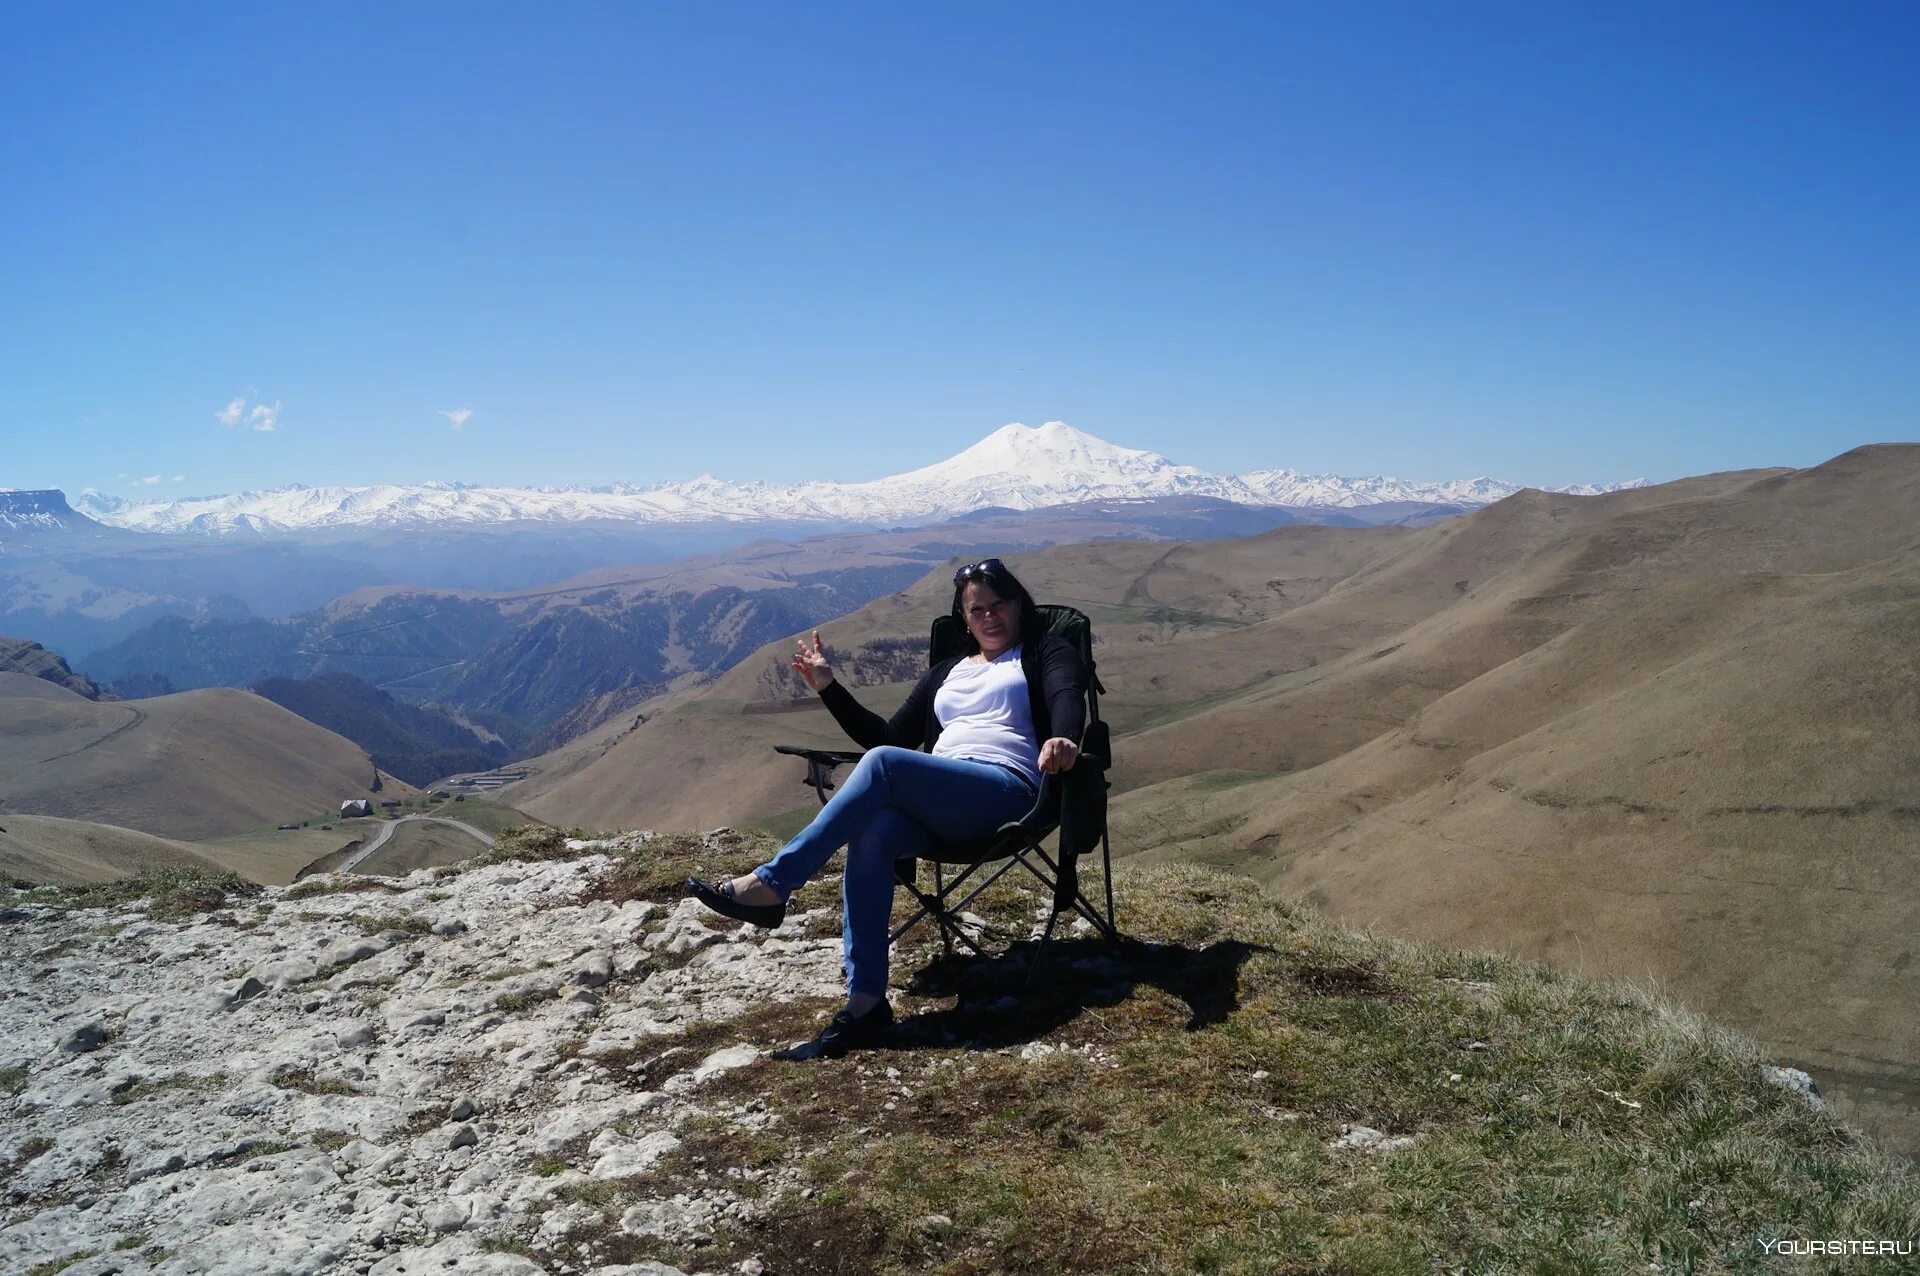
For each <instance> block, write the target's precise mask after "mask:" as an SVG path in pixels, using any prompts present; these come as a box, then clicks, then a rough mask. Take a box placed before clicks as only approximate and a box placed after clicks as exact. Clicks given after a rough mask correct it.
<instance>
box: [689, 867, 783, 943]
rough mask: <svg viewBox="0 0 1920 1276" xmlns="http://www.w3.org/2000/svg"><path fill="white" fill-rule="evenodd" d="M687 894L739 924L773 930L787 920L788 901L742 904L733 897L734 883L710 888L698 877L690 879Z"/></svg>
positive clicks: (725, 883)
mask: <svg viewBox="0 0 1920 1276" xmlns="http://www.w3.org/2000/svg"><path fill="white" fill-rule="evenodd" d="M687 893H688V894H689V895H691V896H693V897H694V898H695V899H697V900H699V901H700V902H701V903H702V904H705V905H706V906H707V907H708V908H711V909H712V910H713V911H714V912H716V913H718V914H720V915H721V916H722V917H731V918H733V920H735V921H737V922H751V923H752V924H753V925H755V926H764V927H765V928H766V929H768V930H772V929H773V928H774V927H775V926H778V925H779V924H780V923H781V922H783V921H785V920H786V916H787V905H786V901H784V900H782V901H781V902H780V903H778V904H742V903H741V902H740V901H739V900H737V899H735V898H734V897H733V883H732V882H722V883H720V885H718V886H709V885H707V884H706V883H705V882H703V881H701V880H700V879H699V878H697V877H689V878H688V879H687Z"/></svg>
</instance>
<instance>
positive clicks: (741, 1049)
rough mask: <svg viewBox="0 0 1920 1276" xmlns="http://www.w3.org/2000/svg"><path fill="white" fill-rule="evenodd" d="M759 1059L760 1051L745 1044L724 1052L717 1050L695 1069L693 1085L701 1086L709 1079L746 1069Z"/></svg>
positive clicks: (730, 1047)
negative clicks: (736, 1069)
mask: <svg viewBox="0 0 1920 1276" xmlns="http://www.w3.org/2000/svg"><path fill="white" fill-rule="evenodd" d="M759 1057H760V1051H759V1050H758V1049H756V1048H755V1047H753V1046H750V1045H747V1044H746V1043H744V1042H742V1043H741V1044H739V1045H737V1046H728V1047H727V1048H726V1049H724V1050H716V1051H714V1052H713V1053H712V1054H710V1055H708V1056H707V1057H706V1058H705V1059H702V1060H701V1061H700V1064H699V1066H697V1067H696V1068H694V1070H693V1083H694V1084H695V1085H699V1084H701V1083H702V1082H704V1081H706V1080H707V1079H708V1078H709V1077H717V1076H719V1075H720V1074H721V1073H723V1072H730V1071H732V1070H733V1069H735V1068H744V1067H745V1066H746V1065H748V1064H749V1063H752V1062H753V1061H754V1060H755V1059H758V1058H759Z"/></svg>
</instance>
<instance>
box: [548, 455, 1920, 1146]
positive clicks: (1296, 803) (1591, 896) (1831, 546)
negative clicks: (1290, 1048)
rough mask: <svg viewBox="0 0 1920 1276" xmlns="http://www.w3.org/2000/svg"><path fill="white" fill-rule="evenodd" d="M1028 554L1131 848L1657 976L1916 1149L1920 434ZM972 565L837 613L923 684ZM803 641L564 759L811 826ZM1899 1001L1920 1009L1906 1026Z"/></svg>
mask: <svg viewBox="0 0 1920 1276" xmlns="http://www.w3.org/2000/svg"><path fill="white" fill-rule="evenodd" d="M1010 561H1011V562H1012V563H1013V565H1014V566H1015V568H1016V570H1018V571H1020V572H1021V574H1022V576H1023V578H1025V579H1027V580H1028V581H1029V583H1030V584H1032V585H1033V586H1034V588H1035V592H1036V593H1037V594H1038V595H1040V597H1042V598H1043V599H1044V600H1051V601H1073V602H1076V603H1077V604H1078V605H1080V606H1082V607H1083V609H1085V610H1087V611H1088V612H1089V613H1090V614H1092V615H1093V616H1094V618H1095V622H1096V626H1097V628H1098V631H1099V634H1100V637H1101V639H1102V642H1101V645H1100V647H1099V659H1100V663H1101V675H1102V677H1103V679H1104V680H1105V682H1106V684H1107V686H1108V687H1109V688H1110V691H1111V694H1110V695H1109V696H1108V697H1107V699H1106V701H1105V702H1104V705H1103V708H1104V709H1105V711H1106V716H1107V717H1108V718H1109V719H1110V720H1112V721H1113V722H1114V723H1115V726H1116V729H1117V730H1119V731H1120V732H1121V739H1120V741H1119V742H1118V744H1117V746H1116V752H1117V754H1118V757H1119V765H1118V767H1117V769H1116V772H1115V780H1116V785H1117V788H1116V792H1117V795H1118V796H1117V798H1116V803H1115V828H1116V832H1117V835H1118V836H1117V845H1118V846H1119V847H1120V848H1121V849H1122V850H1123V852H1128V853H1140V854H1146V855H1149V856H1151V857H1155V858H1169V859H1171V858H1197V859H1205V860H1209V861H1214V862H1219V863H1226V864H1231V865H1234V866H1237V867H1242V868H1245V869H1247V870H1249V871H1251V872H1253V873H1254V874H1255V875H1257V876H1258V877H1260V878H1261V879H1262V880H1264V881H1266V882H1268V883H1270V884H1272V885H1273V886H1275V887H1276V888H1278V889H1280V890H1283V891H1286V892H1293V893H1301V894H1306V895H1308V896H1310V897H1311V898H1313V899H1314V900H1315V901H1316V902H1317V903H1319V904H1321V905H1322V906H1324V907H1326V908H1328V909H1329V910H1331V911H1332V912H1334V913H1335V914H1336V915H1338V916H1340V917H1342V918H1345V919H1348V920H1352V921H1358V922H1362V923H1373V924H1378V925H1380V926H1383V927H1387V928H1391V929H1393V930H1396V931H1401V932H1404V933H1408V934H1413V935H1417V936H1419V937H1422V938H1430V939H1436V940H1440V941H1443V942H1448V943H1458V944H1467V945H1472V946H1476V947H1487V946H1493V947H1504V948H1508V949H1511V950H1514V951H1518V952H1523V953H1527V954H1530V955H1535V956H1542V957H1546V958H1549V959H1552V960H1556V961H1560V962H1563V963H1566V964H1568V965H1572V966H1576V967H1578V968H1580V969H1583V970H1586V971H1589V972H1593V973H1610V974H1626V975H1631V976H1638V975H1641V974H1653V975H1657V976H1658V977H1659V978H1661V979H1662V980H1665V981H1667V982H1668V983H1669V984H1671V985H1672V986H1673V987H1674V988H1675V990H1676V991H1678V992H1679V993H1680V994H1681V995H1682V996H1685V997H1687V998H1689V999H1690V1000H1692V1001H1693V1002H1694V1003H1695V1004H1697V1005H1698V1006H1699V1007H1700V1008H1701V1009H1703V1010H1706V1011H1708V1012H1710V1013H1712V1014H1714V1015H1716V1016H1718V1017H1721V1018H1724V1019H1727V1020H1730V1021H1732V1022H1733V1023H1735V1024H1736V1025H1738V1026H1739V1027H1741V1028H1743V1029H1744V1030H1746V1031H1749V1032H1752V1033H1754V1034H1755V1035H1758V1036H1760V1037H1762V1038H1763V1039H1766V1040H1768V1041H1769V1042H1770V1044H1772V1045H1774V1046H1775V1047H1777V1048H1779V1049H1781V1050H1783V1051H1785V1052H1788V1053H1790V1054H1791V1055H1793V1056H1794V1057H1796V1058H1797V1059H1799V1060H1801V1061H1802V1062H1804V1063H1805V1064H1807V1065H1808V1066H1810V1068H1811V1069H1812V1070H1813V1071H1814V1072H1815V1074H1816V1076H1821V1077H1823V1079H1825V1080H1827V1081H1828V1082H1830V1083H1831V1084H1833V1085H1834V1086H1835V1087H1837V1088H1838V1090H1839V1093H1840V1094H1841V1097H1842V1099H1843V1102H1845V1103H1847V1104H1849V1105H1850V1106H1851V1109H1852V1111H1853V1113H1854V1115H1855V1116H1856V1118H1857V1119H1859V1120H1861V1121H1863V1122H1864V1123H1866V1124H1868V1125H1870V1126H1874V1127H1875V1128H1878V1129H1880V1130H1881V1131H1882V1132H1883V1133H1886V1134H1887V1135H1889V1136H1890V1137H1892V1138H1893V1139H1895V1140H1896V1141H1898V1142H1901V1143H1902V1144H1903V1145H1905V1146H1908V1147H1916V1146H1920V1123H1916V1122H1915V1119H1914V1117H1913V1113H1914V1111H1915V1109H1916V1105H1915V1103H1914V1100H1915V1099H1916V1098H1920V1029H1916V1028H1914V1027H1913V1026H1911V1023H1910V1020H1911V1016H1908V1015H1905V1014H1901V1013H1899V1012H1898V1011H1897V1007H1899V1006H1901V1005H1910V1004H1912V1003H1913V1001H1914V1000H1915V998H1916V995H1920V970H1917V969H1916V965H1915V962H1914V953H1913V951H1911V950H1913V949H1914V948H1915V947H1916V945H1915V943H1914V941H1913V936H1914V935H1915V934H1920V926H1917V925H1916V923H1917V922H1920V892H1917V891H1916V888H1915V887H1914V885H1913V882H1914V877H1913V872H1912V869H1913V867H1914V862H1915V856H1916V854H1920V778H1917V777H1920V656H1917V655H1916V653H1917V652H1920V644H1916V641H1915V640H1916V638H1917V637H1920V446H1913V445H1886V446H1877V447H1868V448H1861V449H1858V450H1856V451H1853V452H1849V453H1847V454H1845V455H1844V456H1841V457H1837V458H1835V459H1834V460H1833V461H1830V462H1828V463H1827V464H1825V465H1821V466H1818V467H1814V468H1812V469H1808V470H1802V471H1749V472H1742V473H1730V474H1718V475H1708V476H1704V477H1701V478H1696V479H1688V480H1684V481H1682V482H1678V483H1669V484H1665V485H1662V486H1660V487H1655V488H1647V489H1640V490H1636V491H1631V492H1620V493H1613V494H1610V495H1607V496H1602V497H1568V496H1555V495H1548V494H1545V493H1539V492H1523V493H1520V494H1519V495H1516V496H1514V497H1512V498H1510V499H1508V500H1506V501H1502V502H1500V503H1498V504H1496V505H1494V506H1490V507H1488V508H1486V509H1484V510H1481V511H1477V512H1475V513H1473V514H1470V515H1466V516H1463V517H1461V518H1458V519H1454V520H1451V521H1449V522H1447V523H1444V524H1440V525H1437V526H1433V527H1429V528H1423V529H1417V530H1408V529H1399V528H1382V529H1363V530H1350V529H1328V528H1284V529H1280V530H1277V531H1274V532H1271V533H1267V534H1264V535H1261V536H1257V537H1250V538H1247V539H1244V540H1240V541H1232V542H1204V543H1194V544H1188V545H1182V546H1177V547H1173V548H1169V547H1167V546H1165V545H1139V544H1131V545H1129V544H1120V545H1114V544H1094V545H1081V546H1069V547H1061V548H1055V549H1049V550H1045V551H1037V552H1035V553H1032V554H1028V555H1021V556H1014V557H1011V558H1010ZM948 589H949V586H948V584H947V582H946V578H945V573H944V572H941V571H936V572H935V573H934V574H933V575H931V576H929V577H928V578H926V579H924V580H922V581H921V582H920V583H919V584H917V585H915V586H914V587H913V588H912V589H910V590H908V591H906V592H905V593H903V594H899V595H894V596H892V597H890V598H887V599H883V600H881V601H879V602H877V603H875V604H873V605H871V606H869V607H866V608H863V609H862V610H861V611H859V612H856V613H855V614H853V615H852V616H849V617H847V618H845V619H844V620H841V621H836V622H834V623H833V624H832V625H826V626H822V631H823V634H824V636H825V637H826V639H827V641H828V644H829V647H830V648H835V649H837V653H838V654H837V658H838V659H839V660H840V662H841V664H842V666H843V668H844V669H845V670H847V676H848V681H849V682H850V683H854V684H856V685H857V684H861V683H875V682H877V683H883V684H885V685H880V686H874V687H872V688H870V689H868V690H864V691H863V692H862V698H863V700H865V701H866V702H867V703H869V704H870V705H871V706H872V707H875V708H877V709H881V710H884V709H886V708H887V707H889V706H890V705H891V704H894V703H897V701H898V697H899V696H900V694H902V693H903V691H904V685H905V684H904V681H902V680H903V679H905V678H906V677H908V676H909V675H910V673H911V672H912V670H914V669H915V668H917V666H918V663H919V659H920V658H917V657H916V654H915V653H914V652H913V651H912V650H910V649H909V646H907V645H902V644H903V640H905V641H906V642H907V643H908V644H909V645H910V641H911V640H914V639H918V638H920V637H921V636H923V635H924V633H925V626H926V623H927V620H928V619H929V618H930V616H931V615H932V614H933V613H935V612H937V611H938V610H940V609H941V608H942V607H944V606H945V602H946V598H947V594H948ZM789 648H790V643H780V644H775V645H773V646H772V647H770V648H768V649H766V650H763V651H762V652H761V653H760V654H758V655H756V656H755V657H754V658H752V659H750V660H749V661H747V662H745V663H744V664H742V665H741V666H739V667H738V668H736V669H734V670H733V671H731V672H730V673H728V674H727V675H725V676H724V677H723V678H721V679H720V680H718V681H717V682H715V683H714V684H713V685H712V686H711V687H709V688H707V689H706V690H705V691H704V692H691V691H684V690H683V691H681V692H679V693H677V697H676V698H665V699H662V700H659V701H656V702H653V703H652V704H651V705H649V706H647V720H646V721H645V722H644V723H643V724H641V725H640V726H638V727H629V726H628V725H627V724H626V723H624V722H623V723H621V724H619V729H618V730H614V729H611V728H609V729H608V730H606V731H602V732H598V733H594V734H593V735H590V736H589V737H587V738H586V739H584V740H583V741H580V742H577V743H578V744H579V745H580V747H579V748H577V749H575V750H573V751H572V752H566V751H563V752H562V753H559V754H555V755H549V756H548V757H547V758H543V759H539V760H537V761H536V763H535V768H536V771H537V774H536V775H535V776H534V778H533V779H531V780H529V781H528V782H527V784H526V786H525V788H526V790H527V791H526V792H523V793H521V794H519V795H517V797H516V800H517V801H518V802H519V803H521V804H522V805H523V806H525V807H527V808H528V809H530V810H532V811H534V812H535V813H537V814H541V815H543V816H545V817H546V818H550V819H555V820H560V821H563V822H575V821H577V822H582V823H587V824H630V823H642V824H645V823H653V824H658V825H661V826H670V825H673V824H699V823H703V822H705V823H718V822H720V821H722V820H730V821H734V822H740V821H746V820H753V819H763V818H768V817H771V816H775V815H777V814H779V813H782V812H787V813H789V816H788V818H798V817H799V816H800V815H801V814H804V811H805V809H806V808H807V806H809V805H810V803H811V795H810V794H809V793H808V791H807V790H805V789H804V788H801V787H800V786H799V785H798V783H797V780H798V778H799V776H798V771H797V768H795V767H793V766H791V765H790V764H787V763H786V762H785V761H784V760H775V759H774V758H773V757H772V755H771V754H770V753H769V752H768V749H769V747H770V745H771V744H772V743H775V742H786V741H793V742H802V741H811V742H818V743H821V744H829V745H835V746H838V745H840V744H842V743H843V740H842V738H841V737H840V736H839V733H838V731H837V729H836V728H835V727H834V726H833V724H832V722H831V720H830V719H828V718H827V717H826V715H825V714H824V713H822V712H820V711H819V710H818V709H817V708H815V707H814V706H813V703H812V702H811V700H810V699H802V700H800V701H799V702H798V704H797V706H793V707H791V711H788V712H772V710H778V709H782V708H789V705H788V703H787V698H788V697H791V696H792V695H793V694H794V688H793V687H792V686H791V685H790V684H789V683H787V682H786V681H785V680H784V677H783V675H782V674H781V673H780V672H779V669H780V666H781V664H782V663H783V660H784V655H785V652H786V651H787V650H788V649H789ZM1903 1025H1904V1026H1903Z"/></svg>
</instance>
